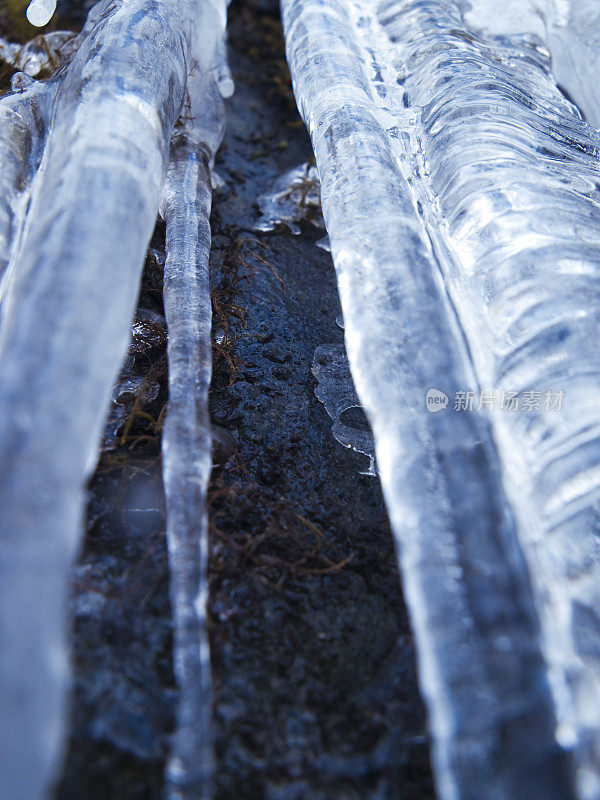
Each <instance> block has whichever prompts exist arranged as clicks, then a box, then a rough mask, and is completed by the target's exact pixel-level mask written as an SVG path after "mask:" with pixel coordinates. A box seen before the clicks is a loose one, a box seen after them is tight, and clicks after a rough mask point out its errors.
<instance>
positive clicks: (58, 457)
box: [0, 0, 227, 800]
mask: <svg viewBox="0 0 600 800" xmlns="http://www.w3.org/2000/svg"><path fill="white" fill-rule="evenodd" d="M224 25H225V6H224V4H223V5H221V4H214V5H213V4H212V3H210V2H202V1H201V0H189V1H188V2H178V0H162V2H155V1H154V0H111V2H107V0H102V2H101V3H100V4H98V6H97V7H96V8H95V9H94V10H93V11H92V21H91V22H90V24H89V26H88V29H87V35H86V36H85V38H84V39H83V42H82V44H81V46H80V48H79V50H78V52H77V54H76V56H75V57H74V58H73V60H72V62H71V63H70V64H69V66H68V68H67V69H66V71H65V72H64V74H63V75H61V76H60V80H59V84H58V89H57V98H56V101H55V106H54V113H53V118H52V125H51V129H50V132H49V136H48V141H47V144H46V147H45V152H44V156H43V159H42V164H41V166H40V169H39V171H38V173H37V175H36V177H35V178H34V181H33V186H32V193H31V202H30V206H29V211H28V214H27V218H26V222H25V226H24V229H23V233H22V236H21V237H20V240H19V241H18V242H17V247H16V249H15V248H13V255H12V258H11V264H10V265H9V273H7V274H9V277H10V280H9V281H8V283H7V286H6V294H5V296H4V297H3V305H2V324H1V329H0V386H1V387H2V393H1V396H0V476H1V480H0V517H1V526H2V547H1V548H0V607H1V608H2V610H3V613H2V628H1V630H0V707H1V708H2V714H3V726H2V733H1V734H0V776H1V777H0V783H1V786H2V789H1V791H2V793H3V795H2V796H3V797H7V798H10V800H20V798H22V799H23V800H35V799H36V798H39V797H41V796H42V794H43V793H44V791H45V789H46V788H47V787H48V784H49V782H50V781H51V779H52V776H53V775H54V773H55V768H56V764H57V760H58V758H59V756H60V751H61V744H62V738H63V724H62V723H63V716H64V701H65V690H66V686H67V675H68V669H67V657H66V654H67V648H66V630H65V627H66V626H65V611H66V592H67V585H68V576H69V567H70V563H71V560H72V556H73V554H74V552H75V548H76V546H77V541H78V537H79V531H80V527H81V521H82V512H83V503H84V492H83V488H84V482H85V479H86V477H87V476H88V475H89V473H90V470H91V469H92V468H93V466H94V463H95V459H96V452H97V447H98V443H99V441H100V438H101V431H102V423H103V418H104V414H105V412H106V409H107V406H108V401H109V397H110V392H111V387H112V383H113V381H114V379H115V377H116V375H117V373H118V370H119V366H120V364H121V362H122V359H123V356H124V354H125V351H126V348H127V343H128V336H129V325H130V321H131V318H132V316H133V310H134V307H135V301H136V297H137V293H138V288H139V278H140V273H141V268H142V265H143V261H144V255H145V251H146V247H147V244H148V241H149V238H150V236H151V233H152V229H153V226H154V223H155V219H156V213H157V210H158V206H159V201H160V196H161V187H162V182H163V176H164V175H165V172H166V167H167V160H168V153H169V141H170V138H171V133H172V130H173V126H174V123H175V120H176V118H177V116H178V115H179V112H180V108H181V105H182V101H183V97H184V91H185V84H186V78H187V75H188V72H189V70H190V69H191V68H192V66H197V68H199V69H200V70H201V71H202V72H206V71H208V70H210V69H214V68H216V67H218V66H219V63H220V60H219V59H220V57H221V56H220V52H221V50H222V47H221V45H220V40H221V38H222V36H223V32H224ZM226 88H227V87H226ZM24 135H25V134H24ZM15 163H16V162H15ZM7 180H12V178H10V179H9V178H8V177H7Z"/></svg>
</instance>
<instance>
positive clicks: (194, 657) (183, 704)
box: [161, 74, 224, 800]
mask: <svg viewBox="0 0 600 800" xmlns="http://www.w3.org/2000/svg"><path fill="white" fill-rule="evenodd" d="M223 123H224V115H223V107H222V102H221V99H220V96H219V92H218V90H217V85H216V83H215V82H214V81H213V80H212V78H210V77H209V76H200V77H197V76H196V75H194V74H192V76H191V77H190V81H189V83H188V105H187V106H186V111H185V117H184V124H183V127H182V128H180V129H178V130H176V132H175V135H174V137H173V142H172V145H171V166H170V168H169V172H168V175H167V180H166V184H165V188H164V193H163V200H162V206H161V212H162V215H163V217H164V219H165V221H166V224H167V260H166V263H165V277H164V302H165V313H166V317H167V325H168V329H169V345H168V357H169V407H168V413H167V418H166V422H165V426H164V430H163V441H162V447H163V474H164V482H165V492H166V499H167V539H168V545H169V563H170V574H171V578H170V586H171V605H172V608H173V614H174V618H175V633H174V654H175V655H174V663H175V675H176V678H177V682H178V684H179V689H180V700H179V706H178V712H177V728H176V731H175V735H174V741H173V746H172V750H171V758H170V761H169V765H168V769H167V782H168V783H167V797H169V798H172V800H199V799H200V798H210V797H212V768H213V756H212V739H211V702H212V688H211V687H212V684H211V673H210V655H209V643H208V632H207V623H206V602H207V597H208V587H207V561H208V541H207V524H208V523H207V516H206V504H205V500H206V486H207V483H208V479H209V476H210V470H211V431H210V420H209V416H208V388H209V384H210V378H211V339H210V332H211V301H210V293H209V283H208V255H209V250H210V224H209V215H210V205H211V176H210V171H211V167H212V162H213V159H214V154H215V152H216V149H217V147H218V146H219V143H220V141H221V137H222V133H223Z"/></svg>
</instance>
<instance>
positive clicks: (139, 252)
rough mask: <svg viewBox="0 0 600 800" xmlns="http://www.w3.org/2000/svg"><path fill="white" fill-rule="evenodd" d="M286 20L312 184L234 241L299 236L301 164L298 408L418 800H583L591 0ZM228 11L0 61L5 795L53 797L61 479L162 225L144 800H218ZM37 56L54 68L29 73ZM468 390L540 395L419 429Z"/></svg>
mask: <svg viewBox="0 0 600 800" xmlns="http://www.w3.org/2000/svg"><path fill="white" fill-rule="evenodd" d="M54 8H55V3H54V1H53V0H33V2H32V3H31V5H30V6H29V9H28V17H29V19H30V21H31V22H32V24H34V25H37V26H40V27H41V26H44V25H45V24H46V23H47V22H48V21H49V20H50V18H51V16H52V14H53V12H54ZM282 12H283V18H284V26H285V30H286V41H287V55H288V60H289V63H290V68H291V73H292V78H293V83H294V90H295V93H296V97H297V100H298V105H299V108H300V111H301V114H302V116H303V117H304V119H305V121H306V123H307V125H308V128H309V131H310V134H311V137H312V142H313V146H314V151H315V156H316V162H317V167H316V168H315V167H309V165H302V167H301V168H300V171H299V170H298V169H296V170H295V171H292V172H291V173H288V174H287V175H285V176H284V177H283V178H282V179H281V181H280V182H279V183H277V184H276V185H275V186H273V187H272V191H271V192H270V193H268V194H267V195H265V196H264V197H263V198H261V199H260V201H259V204H260V206H261V211H262V212H263V215H264V216H263V218H262V220H261V221H260V223H259V225H261V226H262V227H261V230H271V229H273V228H274V227H275V226H276V225H277V224H279V223H282V222H283V223H285V224H287V225H288V226H289V227H290V229H291V230H292V231H293V232H297V231H298V230H299V228H298V222H299V220H300V219H302V218H303V215H304V212H305V210H306V207H307V206H311V207H312V206H314V207H316V206H317V204H318V183H317V178H316V176H317V169H318V175H319V177H320V184H321V185H320V190H321V203H322V209H323V215H324V219H325V223H326V226H327V233H328V237H329V242H330V246H331V251H332V255H333V259H334V263H335V267H336V271H337V276H338V284H339V289H340V296H341V300H342V307H343V314H344V330H345V337H346V345H347V352H348V355H349V361H350V366H351V369H352V374H353V378H354V382H355V386H356V391H357V394H358V398H355V397H354V395H353V394H352V396H351V397H350V395H348V396H346V395H344V396H343V397H342V398H341V399H340V396H339V386H338V387H337V389H336V391H338V394H337V395H336V394H335V391H334V392H333V394H332V393H330V392H329V391H328V390H327V392H325V390H324V389H322V391H321V394H322V395H323V398H324V400H325V402H326V404H328V406H329V408H330V409H331V412H330V413H332V415H335V416H336V418H338V422H339V421H340V420H341V419H342V415H343V413H344V412H345V411H348V410H349V408H354V407H355V406H356V405H357V403H358V399H359V400H360V404H361V405H362V406H363V408H364V409H365V411H366V413H367V415H368V418H369V421H370V423H371V425H372V429H373V434H374V440H375V449H376V454H377V463H378V469H379V472H380V475H381V481H382V486H383V489H384V494H385V498H386V502H387V506H388V510H389V514H390V518H391V522H392V527H393V530H394V532H395V535H396V538H397V543H398V552H399V556H400V562H401V567H402V572H403V578H404V585H405V592H406V597H407V601H408V605H409V608H410V612H411V617H412V622H413V627H414V630H415V636H416V641H417V645H418V659H419V668H420V679H421V685H422V690H423V694H424V697H425V700H426V703H427V707H428V712H429V722H430V728H431V732H432V737H433V757H434V766H435V772H436V781H437V788H438V794H439V797H440V799H441V800H482V799H483V798H485V800H570V798H577V800H599V799H600V588H599V587H600V562H599V556H600V553H599V547H598V523H599V519H598V516H599V513H600V512H599V509H600V381H599V378H600V363H599V355H598V333H599V331H598V328H599V310H600V307H599V304H598V299H597V298H598V283H599V280H600V249H599V245H600V224H599V223H600V167H599V161H598V157H599V155H600V134H599V133H598V130H597V129H596V128H595V127H593V126H594V125H596V126H598V125H600V101H599V96H600V94H599V92H598V90H597V82H596V77H597V73H598V68H599V66H600V55H599V53H600V26H599V25H598V23H599V22H600V6H599V4H598V2H597V0H581V2H574V0H573V2H569V1H568V0H505V2H503V3H501V4H500V3H497V2H496V1H495V0H282ZM225 19H226V7H225V3H224V2H223V1H222V0H101V2H99V3H97V4H96V6H94V7H93V8H92V10H91V12H90V15H89V18H88V22H87V24H86V26H85V28H84V31H83V32H82V34H81V35H80V36H78V37H75V38H74V39H72V38H71V37H69V36H66V35H65V34H60V33H51V34H47V35H46V36H45V37H44V38H43V39H39V40H38V41H36V40H33V41H32V43H31V44H29V45H26V46H25V47H23V48H17V47H14V46H13V45H11V44H10V43H9V42H5V41H4V40H0V57H2V58H3V59H4V60H7V61H9V62H10V63H11V64H13V66H14V67H15V68H17V69H19V70H21V72H20V73H19V74H17V75H16V76H15V77H14V79H13V93H12V94H10V95H8V96H7V97H3V98H1V99H0V387H1V389H2V391H1V394H0V475H1V476H2V480H1V481H0V524H1V526H2V530H1V534H2V547H1V548H0V608H2V610H3V613H2V617H1V623H0V624H1V627H0V708H2V716H3V726H2V731H0V794H1V796H2V797H3V798H4V797H6V798H10V800H38V799H39V798H42V797H43V796H44V795H45V794H47V791H48V789H49V787H50V786H51V784H52V781H53V780H54V779H55V777H56V774H57V768H58V764H59V761H60V757H61V752H62V744H63V738H64V731H65V728H64V717H65V705H66V696H67V689H68V658H67V652H68V650H67V642H66V639H67V631H66V621H65V610H66V594H67V586H68V578H69V569H70V565H71V562H72V559H73V555H74V553H75V552H76V548H77V544H78V541H79V536H80V530H81V523H82V516H83V509H84V485H85V481H86V479H87V477H88V476H89V475H90V473H91V470H92V469H93V467H94V463H95V460H96V457H97V452H98V446H99V443H100V440H101V436H102V428H103V421H104V418H105V415H106V412H107V409H108V408H109V405H110V401H111V399H112V400H113V401H114V405H119V404H124V403H126V402H128V400H127V398H128V397H130V395H131V393H136V392H140V391H153V389H152V387H151V386H142V385H141V384H140V382H139V381H138V380H137V378H136V376H135V375H133V376H132V375H130V374H129V372H128V365H127V364H125V366H124V367H123V370H122V372H121V382H120V384H119V385H118V386H119V387H120V388H117V390H116V393H115V392H113V385H114V381H115V379H116V377H117V375H118V374H119V369H120V368H121V365H122V363H123V358H124V356H125V353H126V349H127V344H128V340H129V331H130V324H131V319H132V317H133V314H134V309H135V302H136V298H137V293H138V287H139V280H140V274H141V269H142V265H143V262H144V256H145V252H146V248H147V245H148V242H149V239H150V236H151V234H152V230H153V227H154V224H155V219H156V215H157V212H158V210H159V208H160V211H161V213H162V215H163V216H164V219H165V222H166V229H167V259H166V263H165V285H164V299H165V312H166V323H167V326H168V333H169V345H168V347H169V363H170V372H169V386H170V405H169V410H168V415H167V420H166V424H165V430H164V439H163V452H164V478H165V487H166V495H167V515H168V519H167V536H168V545H169V557H170V563H171V581H170V583H171V597H172V605H173V610H174V621H175V635H174V663H175V673H176V677H177V680H178V683H179V687H180V702H179V707H178V711H177V730H176V732H175V735H174V739H173V747H172V753H171V758H170V760H169V765H168V770H167V776H166V792H167V796H168V797H169V798H171V799H172V800H195V798H199V797H202V798H209V797H210V796H211V794H212V768H213V756H212V749H211V738H210V727H211V726H210V702H211V678H210V660H209V653H208V642H207V632H206V595H207V589H206V576H205V572H206V561H207V540H206V536H207V521H206V511H205V490H206V482H207V479H208V474H209V470H210V463H211V459H210V425H209V419H208V412H207V395H208V387H209V382H210V373H211V363H210V299H209V294H208V251H209V247H210V230H209V225H208V217H209V212H210V199H211V170H212V162H213V159H214V154H215V151H216V149H217V147H218V145H219V142H220V139H221V136H222V132H223V110H222V104H221V100H220V96H219V95H221V96H224V97H227V96H229V95H230V94H231V93H232V91H233V82H232V78H231V74H230V72H229V69H228V67H227V62H226V57H225V37H224V33H225ZM53 59H58V60H61V62H62V64H63V68H62V69H61V71H59V72H58V73H56V74H55V76H54V77H53V78H51V79H49V80H48V81H45V82H42V81H37V80H34V78H36V77H38V76H39V75H41V74H43V73H44V72H46V71H48V70H51V69H53V67H54V64H53ZM575 103H576V105H575ZM182 110H183V114H181V112H182ZM180 114H181V117H180ZM178 118H180V121H179V123H178V125H177V126H176V121H177V120H178ZM213 180H214V176H213ZM313 201H314V202H313ZM329 355H331V353H329ZM321 366H323V365H322V364H321ZM316 371H317V372H319V369H318V365H317V367H316ZM321 377H324V375H323V373H322V371H321V374H320V378H319V379H320V380H321ZM325 377H326V376H325ZM334 378H335V376H334ZM327 380H329V378H328V377H327V379H326V380H325V382H324V384H323V385H325V383H326V382H327ZM334 382H335V381H334ZM481 390H490V391H494V392H497V393H502V392H504V393H505V394H510V393H516V394H518V395H519V396H521V397H523V396H525V395H526V394H527V395H528V396H529V397H530V400H531V399H532V396H533V395H540V397H541V396H543V395H544V394H545V393H547V392H563V393H564V404H563V406H562V409H561V410H560V411H559V412H556V413H554V412H552V411H551V410H545V409H544V407H543V405H542V406H540V407H537V406H536V404H535V403H533V402H530V403H529V406H528V407H527V409H526V410H522V411H519V413H511V412H509V411H506V410H503V411H498V410H495V411H492V410H488V409H487V408H486V407H484V406H483V404H481V407H478V406H477V405H476V404H470V405H469V404H467V405H465V407H464V408H461V410H456V411H455V410H453V408H452V407H451V403H450V404H449V405H448V407H447V408H441V409H440V410H439V413H430V412H429V410H428V407H427V406H426V397H427V396H428V394H431V396H433V397H434V398H437V399H438V400H440V398H444V397H445V398H447V399H448V398H454V397H458V396H459V395H463V396H464V395H466V394H467V393H472V394H473V396H474V395H476V394H478V393H480V392H481ZM343 391H344V392H345V391H346V389H344V390H343ZM342 393H343V392H342ZM345 402H351V405H350V406H347V407H346V408H344V409H342V407H341V405H340V403H342V405H343V404H344V403H345ZM115 422H116V424H118V420H116V421H115ZM342 434H343V435H345V432H344V431H342ZM346 438H347V437H346ZM355 441H356V440H355ZM346 443H348V444H352V442H350V441H349V440H348V441H347V442H346ZM369 446H370V443H369ZM365 447H366V445H365ZM363 452H366V450H363Z"/></svg>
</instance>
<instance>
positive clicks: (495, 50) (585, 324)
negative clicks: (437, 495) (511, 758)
mask: <svg viewBox="0 0 600 800" xmlns="http://www.w3.org/2000/svg"><path fill="white" fill-rule="evenodd" d="M378 24H379V26H380V27H379V30H378V28H377V25H374V26H373V29H372V30H371V31H370V32H369V33H368V34H366V35H365V36H366V38H365V41H366V40H367V39H368V40H369V41H377V42H383V40H384V37H385V40H386V41H387V43H388V51H389V52H388V55H383V59H384V60H385V62H386V63H387V64H388V65H389V67H390V74H389V80H390V83H394V82H395V81H394V78H396V79H397V81H399V82H401V83H402V91H403V96H402V100H401V99H400V97H399V96H398V92H393V93H392V92H390V93H389V94H387V95H386V97H385V100H384V102H385V103H386V107H387V110H388V111H391V112H392V113H394V114H401V113H402V111H403V106H406V105H408V106H410V107H411V108H415V109H418V110H419V115H418V118H417V120H416V124H415V125H414V126H413V128H412V134H411V137H410V139H411V146H412V150H413V152H412V154H410V155H408V157H407V158H405V159H404V164H403V169H405V171H406V172H407V174H411V175H412V176H413V178H414V183H413V186H414V192H415V195H416V196H417V197H418V198H419V201H420V203H421V207H422V209H423V213H424V219H425V224H426V226H427V229H428V231H429V233H430V236H431V238H432V241H433V244H434V249H435V252H436V254H437V257H438V262H439V264H440V267H441V269H442V272H443V274H444V278H445V281H446V285H447V286H448V288H449V291H450V295H451V298H452V301H453V303H454V305H455V307H456V309H457V311H458V315H459V318H460V321H461V324H462V327H463V330H464V332H465V334H466V336H467V340H468V343H469V346H470V350H471V353H472V357H473V361H474V364H475V368H476V372H477V376H478V379H479V381H480V384H481V385H482V386H483V387H484V388H485V389H489V390H493V391H495V392H496V393H498V394H501V393H502V392H504V396H507V395H508V393H516V392H518V393H519V396H520V398H521V402H522V408H521V411H520V412H519V413H511V412H510V411H499V412H497V413H496V414H495V415H494V417H493V426H494V431H495V436H496V439H497V441H498V442H499V444H500V447H501V455H502V462H503V467H504V471H505V478H506V485H507V488H508V491H509V494H510V497H511V499H512V501H513V506H514V508H515V510H516V512H517V514H518V518H519V523H520V525H519V527H520V540H521V545H522V548H523V552H524V554H525V556H526V558H527V560H528V562H529V565H530V570H531V573H532V576H533V582H534V587H535V594H536V600H537V605H538V610H539V613H540V619H541V623H542V630H543V643H544V650H545V654H546V658H547V660H548V664H549V669H550V676H551V680H552V685H553V688H554V691H555V696H556V701H557V706H558V715H559V723H560V728H559V731H558V735H559V738H560V740H561V741H562V742H563V743H564V744H565V745H567V746H569V747H573V748H574V751H575V756H576V764H577V779H578V789H579V793H580V796H581V797H583V798H586V800H588V799H591V798H598V797H600V710H599V709H600V590H599V588H598V587H599V586H600V542H599V540H598V524H599V515H598V498H599V497H600V359H599V356H598V348H597V341H598V335H599V332H600V305H599V303H598V300H597V295H598V282H599V280H600V191H599V188H598V187H599V186H600V167H599V166H598V156H599V155H600V135H599V134H598V132H597V131H596V130H595V129H594V128H591V127H590V126H589V125H587V124H586V123H584V122H582V120H581V117H580V115H579V113H578V111H577V109H576V108H574V107H573V106H572V105H571V103H570V102H568V101H567V100H566V99H565V98H564V97H563V95H562V94H561V92H560V91H559V89H558V88H557V86H556V83H555V80H554V77H553V76H552V74H551V73H550V70H549V63H548V60H547V58H546V57H545V55H544V53H543V52H540V50H539V48H536V47H535V46H533V45H532V44H531V43H530V41H529V40H528V39H527V38H526V37H511V38H507V37H505V36H502V37H499V38H495V37H492V36H485V35H481V36H480V37H477V36H474V35H473V33H472V31H470V30H469V29H468V28H467V27H466V26H465V23H464V20H463V19H462V17H461V15H460V13H459V11H458V8H457V6H456V5H455V4H454V3H451V2H447V0H446V1H442V0H438V2H435V3H433V2H432V3H429V4H428V5H427V8H425V7H424V5H423V4H420V3H416V2H413V3H404V4H400V3H396V2H391V3H385V4H382V5H381V6H380V8H379V13H378ZM379 34H382V35H381V36H380V35H379ZM371 37H373V38H371ZM383 47H384V45H383V44H382V45H381V49H380V50H379V51H378V52H379V53H382V54H385V50H384V49H383ZM390 47H391V50H389V48H390ZM392 52H393V54H394V56H395V60H394V61H393V62H392V61H391V60H389V57H388V56H389V54H391V53H392ZM449 97H451V98H452V99H453V102H452V103H449V102H448V98H449ZM466 142H468V143H469V146H468V148H467V149H466V148H465V143H466ZM400 149H401V148H399V150H400ZM562 394H564V398H563V397H562ZM557 396H559V397H560V398H561V400H562V407H561V408H560V409H558V410H557V409H554V410H552V408H551V403H552V402H554V400H553V399H552V398H556V397H557ZM549 400H550V402H549Z"/></svg>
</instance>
